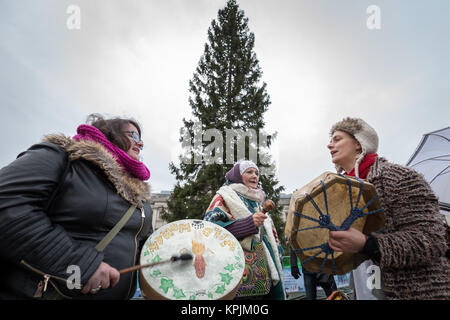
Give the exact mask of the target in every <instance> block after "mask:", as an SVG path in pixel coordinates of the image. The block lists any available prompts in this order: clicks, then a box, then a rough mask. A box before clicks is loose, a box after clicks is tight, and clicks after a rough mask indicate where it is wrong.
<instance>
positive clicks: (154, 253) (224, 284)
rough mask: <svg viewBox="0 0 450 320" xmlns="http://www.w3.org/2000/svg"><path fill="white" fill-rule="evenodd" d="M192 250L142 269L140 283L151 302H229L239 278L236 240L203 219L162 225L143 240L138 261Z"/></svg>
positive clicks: (241, 268) (240, 266) (241, 265)
mask: <svg viewBox="0 0 450 320" xmlns="http://www.w3.org/2000/svg"><path fill="white" fill-rule="evenodd" d="M182 253H191V254H192V255H193V259H192V260H189V261H175V262H168V263H164V264H159V265H155V266H153V267H149V268H145V269H141V270H140V272H139V286H140V288H141V291H142V294H143V296H144V297H145V298H146V299H150V300H231V299H233V298H234V297H235V295H236V291H237V289H238V287H239V284H240V282H241V279H242V276H243V273H244V268H245V259H244V252H243V250H242V247H241V245H240V244H239V241H238V240H237V239H236V238H235V237H234V236H233V235H232V234H231V233H230V232H228V231H227V230H226V229H224V228H222V227H220V226H218V225H217V224H214V223H212V222H208V221H204V220H195V219H186V220H178V221H174V222H171V223H169V224H166V225H164V226H162V227H161V228H159V229H158V230H157V231H155V232H154V233H153V234H152V235H151V236H150V237H149V238H148V239H147V240H146V242H145V244H144V247H143V249H142V252H141V256H140V264H147V263H152V262H158V261H161V260H166V259H170V258H171V257H172V256H174V255H179V254H182Z"/></svg>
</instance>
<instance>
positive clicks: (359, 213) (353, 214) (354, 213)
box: [294, 174, 384, 275]
mask: <svg viewBox="0 0 450 320" xmlns="http://www.w3.org/2000/svg"><path fill="white" fill-rule="evenodd" d="M339 175H340V176H342V177H344V178H345V179H346V180H347V184H348V189H349V197H350V214H349V215H348V217H347V218H346V219H345V220H344V222H343V223H342V224H341V226H336V225H335V224H334V223H333V222H332V221H331V219H330V215H329V213H328V200H327V191H326V188H325V183H324V182H323V181H322V180H321V181H320V183H321V185H322V191H323V197H324V202H325V210H326V214H323V213H322V210H320V208H319V207H318V206H317V204H316V203H315V201H314V200H313V198H312V197H311V196H310V195H309V194H305V196H306V198H307V199H308V200H309V201H310V202H311V204H312V205H313V206H314V208H315V209H316V211H317V212H318V213H319V219H315V218H312V217H309V216H307V215H305V214H303V213H301V212H298V211H295V212H294V214H295V215H296V216H298V217H301V218H305V219H308V220H311V221H314V222H317V223H318V224H319V225H318V226H314V227H309V228H303V229H297V230H294V232H299V231H305V230H311V229H317V228H326V229H328V230H330V231H344V230H348V229H349V228H350V227H351V225H352V224H353V222H355V220H357V219H359V218H361V217H363V216H367V215H371V214H375V213H379V212H382V211H383V210H384V209H383V208H381V209H378V210H373V211H369V212H364V210H366V209H367V207H369V206H370V205H371V204H372V203H373V202H374V201H375V200H376V199H377V198H378V195H377V194H376V195H375V196H374V197H373V198H372V199H370V201H368V202H367V203H366V205H365V206H364V207H362V208H358V205H359V201H360V200H361V195H362V192H363V188H364V181H363V180H361V179H359V178H357V177H356V179H357V180H358V181H359V193H358V197H357V199H356V204H355V206H353V195H352V186H351V181H350V179H349V178H347V177H346V176H344V175H343V174H339ZM319 248H320V250H319V251H318V252H317V253H316V254H315V255H313V256H311V257H309V258H308V259H306V260H305V261H303V262H302V263H303V264H306V263H308V262H309V261H311V260H312V259H314V258H315V257H317V256H318V255H319V254H321V253H325V258H324V260H323V262H322V264H321V265H320V268H319V271H318V272H319V273H321V272H322V269H323V267H324V266H325V263H326V261H327V260H328V256H329V255H331V267H332V271H333V275H336V264H335V261H334V250H333V249H331V248H330V246H329V245H328V243H327V242H325V243H323V244H321V245H318V246H314V247H309V248H303V249H295V250H294V251H295V252H299V251H308V250H314V249H319ZM355 264H356V254H355Z"/></svg>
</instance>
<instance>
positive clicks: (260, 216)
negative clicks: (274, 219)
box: [253, 211, 267, 228]
mask: <svg viewBox="0 0 450 320" xmlns="http://www.w3.org/2000/svg"><path fill="white" fill-rule="evenodd" d="M266 219H267V215H266V214H265V213H264V212H261V211H260V212H257V213H255V214H253V223H254V224H255V227H257V228H258V227H259V226H260V225H262V224H263V223H264V220H266Z"/></svg>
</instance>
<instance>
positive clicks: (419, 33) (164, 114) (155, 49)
mask: <svg viewBox="0 0 450 320" xmlns="http://www.w3.org/2000/svg"><path fill="white" fill-rule="evenodd" d="M238 3H239V5H240V8H241V9H242V10H244V11H245V15H246V16H247V17H248V18H249V28H250V30H251V31H252V32H253V33H254V34H255V38H256V42H255V49H254V50H255V53H256V55H257V58H258V59H259V62H260V67H261V69H262V71H263V76H262V80H263V81H264V82H266V83H267V92H268V94H269V95H270V99H271V102H272V104H271V106H270V108H269V111H268V112H267V113H266V115H265V120H266V124H267V125H266V131H267V132H275V131H276V132H278V138H277V140H276V143H275V145H274V147H273V148H272V150H271V152H272V156H273V158H274V159H275V160H276V163H277V178H278V179H279V181H280V185H283V186H285V187H286V191H285V192H286V193H291V192H292V191H294V190H295V189H297V188H300V187H302V186H303V185H305V184H306V183H308V182H309V181H311V180H312V179H314V178H315V177H317V176H318V175H320V174H321V173H322V172H324V171H327V170H331V171H333V170H334V167H333V165H332V163H331V161H330V155H329V153H328V150H327V148H326V145H327V143H328V140H329V135H328V134H329V129H330V127H331V126H332V124H333V123H335V122H337V121H339V120H341V119H342V118H344V117H346V116H356V117H362V118H363V119H365V120H366V121H367V122H368V123H369V124H370V125H372V126H373V127H374V128H375V130H376V131H377V132H378V135H379V138H380V147H379V154H380V155H382V156H385V157H386V158H387V159H388V160H391V161H393V162H396V163H400V164H406V162H407V161H408V159H409V157H410V156H411V155H412V153H413V152H414V151H415V149H416V147H417V145H418V144H419V142H420V140H421V138H422V135H423V134H424V133H428V132H431V131H434V130H437V129H441V128H444V127H447V126H449V125H450V106H449V101H450V62H449V61H450V59H449V57H450V46H449V39H450V19H449V13H450V1H448V0H442V1H439V0H433V1H419V0H416V1H411V0H408V1H406V0H396V1H391V0H389V1H388V0H386V1H381V0H372V1H365V0H358V1H355V0H340V1H335V0H322V1H320V0H277V1H275V0H240V1H238ZM225 4H226V1H225V0H133V1H130V0H127V1H122V0H103V1H99V0H96V1H92V0H71V1H64V0H40V1H34V0H20V1H14V0H0V39H1V41H0V110H1V117H0V136H1V139H0V148H1V150H2V152H1V153H0V167H3V166H5V165H7V164H8V163H10V162H11V161H13V160H14V159H15V157H16V156H17V155H18V154H19V153H20V152H21V151H23V150H25V149H27V148H28V147H29V146H31V145H32V144H34V143H36V142H38V141H40V140H41V139H42V137H43V136H44V135H45V134H49V133H56V132H60V133H64V134H66V135H69V136H72V135H74V134H75V130H76V127H77V126H78V125H79V124H81V123H84V121H85V120H86V116H87V115H88V114H90V113H93V112H97V113H102V114H105V115H107V116H112V115H118V116H129V117H133V118H135V119H137V120H138V121H139V122H140V123H141V124H142V126H143V129H144V134H143V139H144V142H145V149H144V151H143V159H144V162H145V164H146V165H147V166H148V167H149V169H150V171H151V174H152V176H151V178H150V180H149V182H150V184H151V186H152V189H153V191H154V192H160V191H161V190H169V189H172V188H173V185H174V183H175V179H174V177H173V176H172V175H171V174H170V172H169V168H168V167H169V162H170V161H174V160H176V158H177V156H178V154H179V152H180V150H181V149H180V146H179V145H180V144H179V142H178V139H179V130H180V128H181V126H182V118H183V117H188V118H190V117H191V109H190V106H189V104H188V97H189V91H188V88H189V87H188V83H189V80H190V79H191V78H192V75H193V72H194V71H195V68H196V67H197V64H198V62H199V59H200V56H201V55H202V53H203V49H204V44H205V42H206V41H207V30H208V27H209V26H210V24H211V21H212V20H213V19H215V18H216V17H217V12H218V10H219V9H220V8H222V7H224V6H225ZM431 4H432V5H431ZM70 5H77V6H78V8H79V9H80V29H69V28H68V27H67V21H68V19H69V20H70V19H71V18H73V14H71V13H67V9H68V7H69V6H70ZM370 5H376V6H377V7H378V8H379V9H380V11H379V13H380V14H379V17H380V20H379V22H380V27H381V28H380V29H369V28H368V27H367V20H368V19H369V20H370V19H371V18H373V17H374V15H373V11H371V12H370V13H368V12H367V8H368V7H369V6H370ZM70 21H72V22H73V20H70ZM370 21H372V22H374V20H370ZM72 26H73V24H72Z"/></svg>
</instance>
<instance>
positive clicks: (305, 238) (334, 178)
mask: <svg viewBox="0 0 450 320" xmlns="http://www.w3.org/2000/svg"><path fill="white" fill-rule="evenodd" d="M347 179H349V180H350V181H351V190H352V192H351V193H352V201H353V206H356V203H357V198H358V194H359V191H360V185H361V184H360V181H358V180H357V179H354V178H351V177H347ZM347 179H346V178H344V177H342V176H340V175H338V174H335V173H332V172H325V173H323V174H322V175H320V176H319V177H318V178H316V179H314V180H313V181H312V182H310V183H309V184H307V185H306V186H304V187H302V188H301V189H299V190H297V191H295V192H294V193H293V195H292V197H291V201H290V204H289V210H288V217H287V219H286V227H285V234H286V236H287V238H288V240H289V242H290V244H291V246H292V248H293V249H306V248H310V247H315V246H318V245H322V244H324V243H327V242H328V239H329V232H330V231H329V229H327V228H315V229H309V230H303V229H306V228H310V227H315V226H318V223H317V222H315V221H311V220H309V219H307V218H305V217H299V216H298V215H295V214H294V212H295V211H297V212H300V213H302V214H304V215H306V216H308V217H311V218H314V219H317V220H319V218H320V214H319V212H318V211H317V210H316V208H315V207H314V205H313V204H312V202H311V201H310V200H309V199H308V198H307V196H306V194H309V195H310V196H311V198H312V199H313V200H314V202H315V203H316V204H317V206H318V208H319V209H320V210H321V212H322V213H323V214H326V212H327V211H326V206H325V197H324V192H323V189H322V184H321V181H323V182H324V185H325V189H326V197H327V204H328V214H329V216H330V220H331V221H332V222H333V223H334V225H336V226H341V225H342V223H343V221H344V220H345V219H346V218H347V217H348V216H349V214H350V211H351V204H350V193H349V185H348V180H347ZM375 196H376V190H375V187H374V186H373V185H372V184H370V183H369V182H367V181H364V186H363V191H362V194H361V197H360V200H359V203H358V206H357V207H358V208H360V209H361V208H363V207H364V206H365V205H366V203H368V202H369V201H370V200H371V199H372V198H373V197H375ZM380 208H381V205H380V201H379V200H378V198H377V199H376V200H375V201H373V202H372V204H371V205H369V206H368V208H366V209H365V210H364V211H363V212H365V213H367V212H370V211H374V210H377V209H380ZM384 224H385V215H384V213H375V214H371V215H366V216H363V217H361V218H358V219H356V220H355V221H354V222H353V224H352V225H351V227H353V228H355V229H357V230H359V231H361V232H362V233H364V234H366V235H368V234H370V233H372V232H376V231H379V230H380V229H382V228H383V227H384ZM296 230H300V231H296ZM319 251H320V249H312V250H305V251H297V252H296V254H297V256H298V257H299V259H300V261H301V262H304V261H306V260H307V259H308V258H311V257H312V256H314V255H315V254H316V253H318V252H319ZM324 258H325V253H323V252H322V253H320V254H319V255H318V256H317V257H315V258H312V259H310V260H309V261H307V262H306V263H305V264H304V267H305V268H306V269H307V270H308V271H310V272H318V271H319V270H320V268H321V266H322V263H323V260H324ZM366 259H367V258H366V257H365V256H363V255H361V254H356V255H355V254H349V253H342V252H334V262H335V273H336V274H339V275H342V274H346V273H347V272H349V271H351V270H353V269H355V268H356V267H357V266H358V265H360V264H361V263H362V262H363V261H364V260H366ZM322 272H323V273H328V274H333V273H334V272H333V267H332V260H331V254H330V255H329V256H328V258H327V260H326V262H325V264H324V265H323V267H322Z"/></svg>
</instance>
